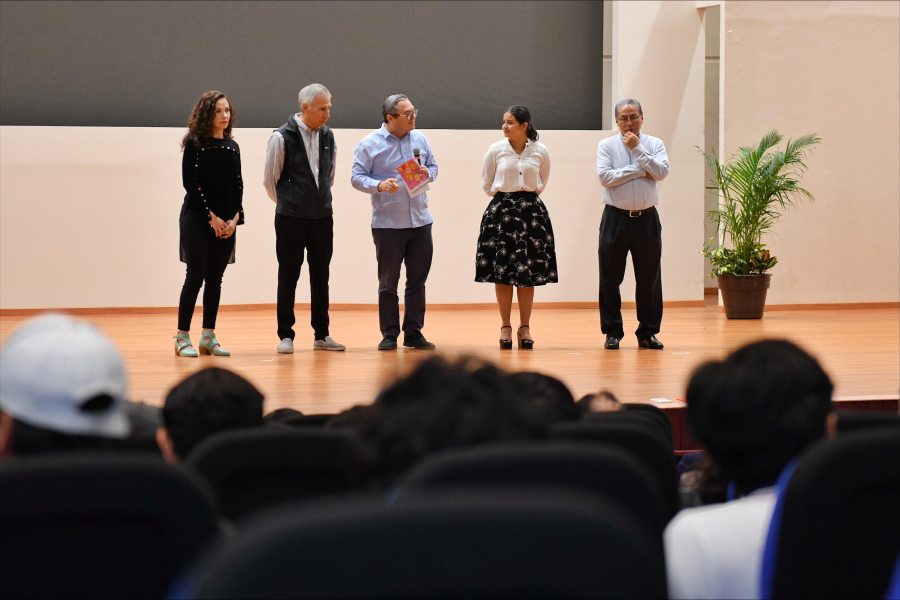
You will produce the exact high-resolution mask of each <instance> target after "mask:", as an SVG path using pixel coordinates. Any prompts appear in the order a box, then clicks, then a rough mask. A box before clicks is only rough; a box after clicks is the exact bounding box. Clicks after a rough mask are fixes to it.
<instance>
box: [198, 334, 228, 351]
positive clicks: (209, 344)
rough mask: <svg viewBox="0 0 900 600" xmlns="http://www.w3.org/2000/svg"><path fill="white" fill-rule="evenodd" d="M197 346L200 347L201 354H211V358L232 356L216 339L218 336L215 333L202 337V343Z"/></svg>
mask: <svg viewBox="0 0 900 600" xmlns="http://www.w3.org/2000/svg"><path fill="white" fill-rule="evenodd" d="M197 345H198V346H200V352H202V353H203V354H209V355H211V356H231V352H229V351H228V350H226V349H225V348H223V347H222V345H221V344H220V343H219V340H217V339H216V334H215V333H213V332H209V333H204V334H203V335H202V336H200V343H199V344H197Z"/></svg>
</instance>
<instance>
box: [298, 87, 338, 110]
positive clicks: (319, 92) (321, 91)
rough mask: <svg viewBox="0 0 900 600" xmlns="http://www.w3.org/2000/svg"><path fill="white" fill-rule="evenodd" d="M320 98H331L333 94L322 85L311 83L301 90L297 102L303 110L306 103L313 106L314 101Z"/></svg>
mask: <svg viewBox="0 0 900 600" xmlns="http://www.w3.org/2000/svg"><path fill="white" fill-rule="evenodd" d="M319 96H325V97H327V98H331V92H329V91H328V88H327V87H325V86H324V85H322V84H321V83H311V84H309V85H308V86H306V87H305V88H303V89H302V90H300V93H299V94H297V102H298V103H299V104H300V109H301V110H302V109H303V104H304V103H306V104H311V103H312V101H313V100H315V99H316V98H318V97H319Z"/></svg>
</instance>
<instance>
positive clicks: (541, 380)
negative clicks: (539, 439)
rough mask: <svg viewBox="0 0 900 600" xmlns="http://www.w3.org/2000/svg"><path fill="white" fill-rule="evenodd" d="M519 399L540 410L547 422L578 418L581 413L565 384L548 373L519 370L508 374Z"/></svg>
mask: <svg viewBox="0 0 900 600" xmlns="http://www.w3.org/2000/svg"><path fill="white" fill-rule="evenodd" d="M510 378H511V379H512V381H513V384H514V385H515V386H516V389H517V392H518V396H519V398H520V399H521V400H524V401H525V402H529V403H531V404H532V405H534V407H535V408H537V409H538V410H539V411H541V412H542V413H543V414H544V415H545V418H546V420H547V422H548V423H556V422H558V421H570V420H575V419H578V418H579V417H580V416H581V413H579V412H578V407H577V406H575V397H574V396H573V395H572V392H571V391H570V390H569V388H568V387H566V384H565V383H563V382H562V381H560V380H559V379H557V378H556V377H552V376H550V375H545V374H543V373H538V372H536V371H521V372H518V373H513V374H512V375H510Z"/></svg>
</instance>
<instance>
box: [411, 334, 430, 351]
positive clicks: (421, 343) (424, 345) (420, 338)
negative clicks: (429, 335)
mask: <svg viewBox="0 0 900 600" xmlns="http://www.w3.org/2000/svg"><path fill="white" fill-rule="evenodd" d="M403 347H404V348H412V349H414V350H434V348H435V346H434V344H432V343H431V342H429V341H428V340H426V339H425V336H424V335H422V334H421V333H420V334H419V335H414V336H412V337H410V336H408V335H407V336H404V337H403Z"/></svg>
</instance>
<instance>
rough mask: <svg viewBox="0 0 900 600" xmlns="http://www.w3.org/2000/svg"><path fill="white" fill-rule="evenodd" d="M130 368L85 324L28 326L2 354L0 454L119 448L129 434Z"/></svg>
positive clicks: (36, 322) (57, 319)
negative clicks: (126, 371) (127, 373)
mask: <svg viewBox="0 0 900 600" xmlns="http://www.w3.org/2000/svg"><path fill="white" fill-rule="evenodd" d="M125 390H126V381H125V365H124V363H123V362H122V357H121V355H120V353H119V350H118V349H117V348H116V346H115V344H113V342H112V341H111V340H110V339H109V338H108V337H107V336H106V335H104V334H103V332H101V331H100V330H99V329H98V328H97V327H95V326H94V325H92V324H91V323H89V322H88V321H84V320H81V319H75V318H72V317H69V316H66V315H61V314H47V315H42V316H40V317H35V318H33V319H29V320H27V321H26V322H25V323H23V324H22V325H20V326H19V327H18V328H17V329H16V330H15V331H13V333H11V334H10V336H9V338H7V340H6V342H5V343H4V344H3V349H2V351H0V456H24V455H35V454H46V453H56V452H68V451H75V450H106V449H114V448H117V447H119V446H118V445H119V444H122V443H123V442H124V441H125V440H126V439H127V438H128V437H129V434H130V431H131V423H130V421H129V417H128V411H127V409H126V400H125Z"/></svg>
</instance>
